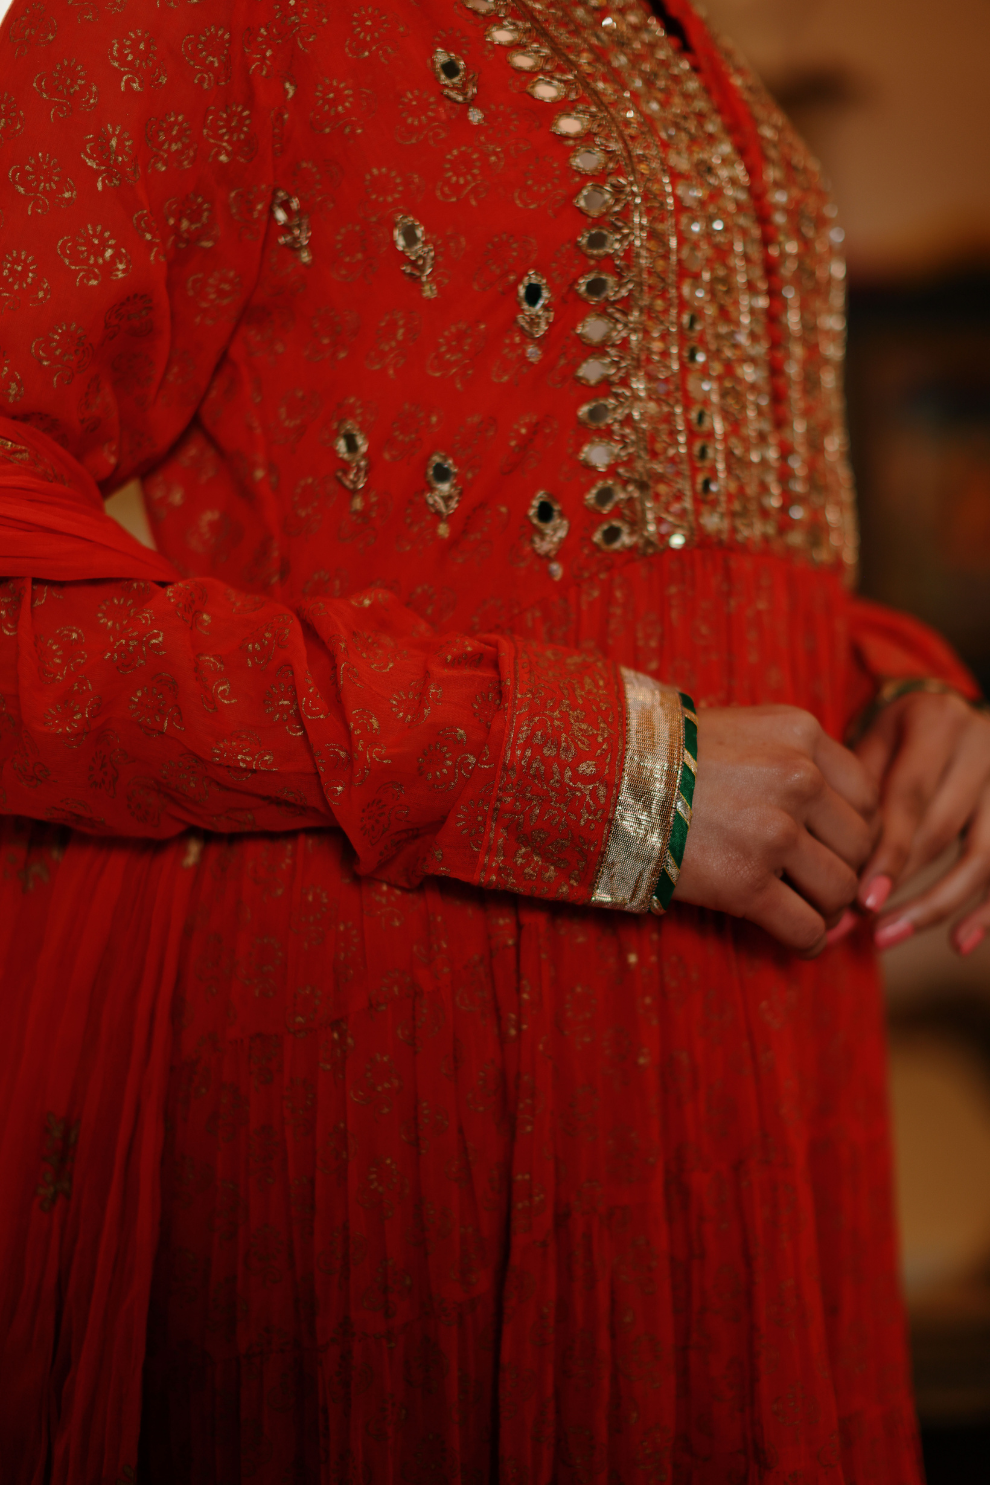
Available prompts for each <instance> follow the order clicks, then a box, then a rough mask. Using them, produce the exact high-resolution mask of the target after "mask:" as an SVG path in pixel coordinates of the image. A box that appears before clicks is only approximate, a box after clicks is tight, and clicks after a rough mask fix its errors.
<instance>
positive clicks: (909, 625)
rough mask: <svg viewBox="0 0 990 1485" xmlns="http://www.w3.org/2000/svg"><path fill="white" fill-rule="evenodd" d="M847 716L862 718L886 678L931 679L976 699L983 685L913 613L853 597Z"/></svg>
mask: <svg viewBox="0 0 990 1485" xmlns="http://www.w3.org/2000/svg"><path fill="white" fill-rule="evenodd" d="M849 636H850V647H851V665H850V671H849V697H848V716H849V718H850V720H852V719H854V718H856V717H857V716H859V715H860V714H861V713H862V712H863V711H865V709H866V708H867V707H868V706H869V705H870V703H871V702H872V701H873V700H874V698H875V696H876V693H877V691H878V690H879V688H880V687H881V686H882V685H883V683H884V682H885V681H888V680H916V679H931V680H938V681H944V682H945V684H946V685H949V686H952V687H953V688H954V689H955V690H957V691H958V692H960V694H961V695H963V696H965V697H966V698H967V700H970V701H975V700H976V699H977V698H978V697H979V694H980V688H979V686H978V685H977V684H976V681H975V680H974V678H973V676H972V675H971V673H970V672H969V670H967V668H966V666H965V665H964V664H963V663H962V661H961V660H960V659H959V656H958V655H957V654H956V653H955V651H954V650H953V649H952V647H951V645H949V644H947V643H946V641H945V640H944V639H943V638H942V637H941V635H939V634H936V632H935V630H934V629H930V628H929V627H928V625H927V624H923V623H922V622H921V620H920V619H916V618H914V617H913V615H911V614H904V613H900V612H898V610H896V609H892V608H888V607H887V606H886V605H885V604H882V603H873V602H872V601H871V600H870V599H867V598H850V599H849Z"/></svg>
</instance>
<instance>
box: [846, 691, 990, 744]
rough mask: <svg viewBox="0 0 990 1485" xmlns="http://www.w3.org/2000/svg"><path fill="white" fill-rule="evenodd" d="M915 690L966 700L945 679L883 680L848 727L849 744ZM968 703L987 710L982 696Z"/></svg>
mask: <svg viewBox="0 0 990 1485" xmlns="http://www.w3.org/2000/svg"><path fill="white" fill-rule="evenodd" d="M916 692H921V693H923V694H924V695H926V696H958V697H959V698H960V700H962V701H965V700H966V697H964V696H963V695H962V692H961V691H957V690H956V688H955V686H950V685H949V683H948V682H947V681H939V680H935V679H934V677H932V676H913V677H911V678H910V679H908V680H900V681H899V680H887V681H884V682H883V684H882V686H881V687H880V689H879V691H878V692H877V694H876V696H875V697H874V698H873V700H872V701H871V702H870V704H869V706H868V707H867V708H866V710H865V711H864V712H863V713H862V714H861V715H860V718H859V720H858V721H857V722H856V723H855V724H854V726H853V727H851V728H850V733H849V743H850V745H854V744H855V743H858V742H859V740H860V738H861V737H863V736H864V735H865V734H866V733H867V732H868V731H869V729H870V727H872V726H873V723H874V722H875V721H876V719H877V717H878V716H879V715H880V713H881V712H882V711H884V710H885V708H887V707H888V706H892V705H893V703H894V702H895V701H900V699H901V697H902V696H911V695H914V694H915V693H916ZM968 704H969V705H970V706H971V707H973V708H975V710H976V711H979V712H985V711H987V710H988V707H987V703H986V702H985V701H984V700H983V699H982V698H979V699H977V700H976V701H970V702H969V703H968Z"/></svg>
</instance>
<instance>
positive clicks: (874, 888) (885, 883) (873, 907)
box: [863, 873, 894, 913]
mask: <svg viewBox="0 0 990 1485" xmlns="http://www.w3.org/2000/svg"><path fill="white" fill-rule="evenodd" d="M893 885H894V883H893V882H892V880H891V879H890V877H888V876H884V875H883V874H882V873H881V875H880V876H878V877H874V878H873V880H872V882H871V883H870V885H869V886H868V887H867V889H866V892H865V894H864V896H863V906H864V907H865V909H866V911H867V912H868V913H878V912H879V911H880V909H881V908H882V907H883V905H884V903H885V902H886V901H887V898H888V897H889V896H890V893H891V889H892V887H893Z"/></svg>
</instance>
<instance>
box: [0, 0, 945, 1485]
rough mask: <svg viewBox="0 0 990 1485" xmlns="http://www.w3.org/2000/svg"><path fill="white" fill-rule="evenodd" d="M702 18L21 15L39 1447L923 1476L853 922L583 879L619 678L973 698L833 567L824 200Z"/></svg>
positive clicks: (2, 332)
mask: <svg viewBox="0 0 990 1485" xmlns="http://www.w3.org/2000/svg"><path fill="white" fill-rule="evenodd" d="M669 13H670V14H671V15H673V16H675V17H676V18H678V20H679V23H680V27H681V34H682V35H683V37H684V39H685V41H686V43H687V47H688V50H689V52H690V57H689V58H685V57H684V56H683V55H682V52H681V50H680V48H679V47H678V46H677V45H675V44H674V43H672V42H671V40H670V38H669V37H667V36H665V35H664V32H663V30H662V29H661V28H660V27H658V26H657V25H656V23H655V21H654V20H653V19H652V18H650V17H649V16H648V13H647V11H646V10H645V9H644V8H643V7H642V6H641V5H640V4H639V3H638V0H622V3H620V4H617V5H615V6H613V7H612V8H611V10H609V11H608V12H606V11H605V10H604V8H603V7H601V6H587V7H586V6H581V5H577V4H571V3H570V0H566V3H565V0H560V3H556V0H555V3H525V4H524V3H522V0H520V3H518V4H517V3H515V0H504V3H503V0H498V3H497V4H496V3H493V0H468V3H467V4H465V3H462V0H420V3H419V4H416V5H412V6H404V5H401V4H398V3H393V0H381V5H380V6H379V5H367V6H366V5H340V6H336V7H331V6H329V5H324V4H322V3H320V0H250V3H248V0H224V3H222V4H219V5H215V6H213V7H211V8H200V7H196V6H194V5H192V4H190V3H185V0H178V3H171V0H170V3H169V4H168V5H165V6H162V7H161V8H160V9H158V10H155V11H154V12H149V13H148V14H147V15H146V14H145V13H144V12H143V11H141V10H139V9H136V8H134V7H133V6H132V7H130V8H129V9H128V8H127V7H126V6H125V4H124V3H122V0H100V3H95V0H94V3H92V4H89V3H86V4H80V3H78V0H53V3H42V0H15V3H14V5H13V6H12V7H11V10H10V12H9V14H8V16H7V18H6V20H5V21H4V23H3V28H2V30H0V58H2V61H0V167H2V170H0V182H2V183H3V184H2V192H3V196H2V210H3V214H4V215H3V221H2V233H3V236H2V240H0V316H2V318H0V336H2V339H0V398H2V406H0V411H2V414H3V416H2V417H0V572H2V574H3V580H2V581H0V860H2V870H0V975H2V994H0V1367H2V1372H3V1377H4V1385H3V1387H2V1388H0V1455H2V1459H3V1466H2V1473H3V1479H4V1482H5V1485H6V1482H8V1481H9V1482H10V1485H28V1482H30V1485H41V1482H42V1481H45V1482H52V1485H97V1482H101V1485H102V1482H114V1485H120V1482H124V1481H133V1480H134V1479H135V1478H138V1477H139V1478H141V1479H142V1481H148V1482H151V1485H157V1482H162V1485H184V1482H189V1485H213V1482H217V1485H228V1482H235V1481H241V1480H243V1481H254V1482H259V1485H287V1482H290V1481H291V1482H296V1481H298V1482H310V1481H316V1480H319V1481H323V1482H327V1485H329V1482H335V1485H336V1482H347V1485H378V1482H392V1481H395V1482H403V1485H405V1482H410V1485H420V1482H422V1485H426V1482H430V1485H433V1482H450V1485H453V1482H455V1481H457V1482H462V1485H481V1482H485V1481H491V1482H495V1481H500V1482H502V1485H550V1482H557V1481H560V1482H572V1481H573V1482H579V1485H593V1482H596V1481H603V1482H604V1481H608V1482H610V1485H611V1482H614V1485H618V1482H620V1481H621V1482H623V1485H634V1482H637V1481H640V1480H643V1481H646V1482H661V1481H664V1480H669V1479H673V1480H681V1481H692V1482H698V1485H709V1482H710V1485H727V1482H729V1481H740V1482H741V1481H748V1480H755V1479H757V1478H759V1479H761V1480H762V1479H768V1480H776V1481H780V1482H781V1485H784V1482H788V1485H798V1482H801V1485H805V1482H812V1481H814V1482H826V1481H828V1482H835V1481H840V1480H843V1481H845V1482H847V1485H852V1482H854V1481H855V1482H865V1481H871V1482H879V1485H908V1482H912V1481H916V1480H917V1479H918V1478H919V1476H918V1466H917V1462H916V1447H915V1435H914V1423H913V1413H912V1407H911V1400H910V1391H909V1384H908V1377H907V1367H906V1359H905V1345H904V1330H903V1317H902V1313H901V1306H900V1300H899V1296H898V1288H897V1277H896V1267H897V1266H896V1243H895V1238H894V1233H893V1226H892V1216H891V1202H890V1163H889V1150H888V1129H887V1113H886V1095H885V1087H884V1054H883V1033H882V1018H881V1007H880V1000H879V995H878V985H877V974H876V967H875V964H874V960H873V956H872V953H871V949H870V946H869V943H868V940H867V936H866V935H865V934H859V935H854V936H853V937H852V938H851V939H850V940H849V941H847V942H846V943H844V944H842V945H840V946H838V947H836V948H833V949H832V950H830V951H829V952H828V953H827V954H826V955H824V956H823V957H822V958H821V959H820V960H818V961H816V962H815V963H814V964H805V963H801V962H796V961H795V960H794V959H792V958H791V957H790V956H789V955H788V954H787V953H785V952H784V951H783V950H781V949H779V948H778V947H776V946H775V945H773V944H772V943H771V942H770V941H769V940H768V939H767V938H766V937H765V936H762V935H761V934H759V933H758V932H757V931H756V930H753V929H751V928H749V927H747V926H746V925H743V924H740V923H738V922H735V921H731V920H728V919H725V918H722V917H719V916H717V915H712V914H706V913H703V912H699V911H695V910H691V909H685V908H684V907H682V906H680V905H675V907H674V910H673V911H672V912H671V913H670V914H669V915H668V916H667V917H665V918H664V919H663V920H662V921H658V920H656V919H654V918H652V917H648V916H646V917H644V916H637V915H635V914H632V913H624V912H609V911H607V910H605V909H603V908H601V907H595V906H592V905H591V904H592V900H593V898H594V897H595V892H596V882H597V873H598V864H599V862H600V860H601V858H602V854H603V851H604V848H605V844H606V841H607V839H608V836H609V830H610V826H611V821H612V819H613V816H614V814H615V810H616V804H617V800H618V798H619V795H620V791H621V789H622V780H623V757H624V749H625V747H626V741H627V738H626V714H625V709H624V702H623V694H624V693H623V684H624V683H623V677H622V667H629V668H632V669H634V670H637V671H640V672H645V673H646V674H648V675H650V676H654V677H656V678H658V679H660V680H662V681H664V682H669V683H673V684H676V685H677V686H679V687H681V688H683V689H685V690H687V691H688V692H690V694H691V695H693V696H694V697H695V699H696V700H697V702H698V703H699V705H701V706H705V705H726V704H738V705H752V704H762V703H768V702H782V703H788V704H794V705H798V706H802V707H806V708H808V709H810V710H811V711H813V712H814V713H815V714H816V716H818V717H819V718H820V720H821V721H822V723H823V725H824V726H825V727H826V728H827V729H828V730H829V731H830V732H831V733H832V734H833V735H834V736H836V737H842V736H843V735H844V734H845V732H846V729H847V728H848V725H849V723H850V721H851V719H852V718H853V717H854V716H855V715H856V714H857V713H858V712H859V711H860V710H861V709H862V708H863V707H864V706H865V705H867V704H868V702H869V701H870V699H871V698H872V696H873V695H874V694H875V691H876V688H877V684H878V682H879V681H881V680H882V679H884V678H887V677H891V676H913V675H925V676H940V677H942V678H944V679H946V680H948V681H950V682H951V683H952V684H954V685H956V686H958V687H959V688H960V689H961V690H962V691H963V692H964V693H965V694H967V695H972V694H973V687H972V682H971V680H970V678H969V677H968V676H967V674H966V673H965V671H964V670H963V668H962V667H961V665H960V664H959V662H958V661H957V660H956V659H955V657H954V656H953V655H952V654H951V653H950V652H949V651H948V649H947V648H946V647H945V646H944V645H943V644H942V642H941V641H939V640H938V639H937V637H936V636H934V635H932V634H931V633H930V632H929V631H927V630H925V629H924V628H923V626H921V625H919V624H917V623H916V622H915V621H913V620H910V619H907V618H905V617H904V616H900V615H895V614H892V613H890V612H888V611H886V610H883V609H879V608H878V607H877V606H875V605H871V604H867V603H864V602H862V601H858V600H856V599H854V598H851V597H850V596H849V594H848V589H847V585H846V580H847V576H848V570H849V569H850V567H851V565H852V560H853V551H852V548H853V536H854V532H853V522H852V518H851V514H850V506H849V491H848V478H847V475H846V473H845V466H844V462H843V457H842V456H843V449H844V433H843V430H842V425H841V407H840V405H839V402H838V400H837V390H836V371H835V368H836V366H837V363H838V359H839V356H840V354H841V344H840V341H841V325H840V323H839V321H840V320H841V313H840V309H841V306H840V302H839V301H838V300H837V298H836V295H837V294H841V269H840V267H839V265H838V264H837V262H836V261H835V259H834V254H833V248H834V245H835V243H836V242H837V240H838V239H837V238H836V237H835V232H836V230H837V229H836V228H835V226H834V215H833V214H832V212H831V208H830V207H829V206H828V204H827V201H826V198H825V196H824V194H823V192H822V189H821V185H820V181H819V180H818V176H817V171H816V169H815V167H814V165H813V162H810V161H809V160H808V158H807V156H806V154H805V153H804V152H803V151H802V150H801V147H800V146H799V145H798V144H797V142H796V141H794V140H793V136H791V135H790V133H789V131H788V130H787V128H786V125H785V124H784V122H783V120H781V119H780V117H779V115H777V114H776V112H775V111H774V110H773V108H772V105H770V103H769V102H768V100H766V99H765V98H764V97H763V95H762V94H761V93H759V91H758V89H757V88H756V85H755V84H754V83H753V82H752V80H751V79H749V78H748V76H747V74H746V73H745V72H744V70H742V69H741V66H740V64H739V63H738V62H737V61H736V60H735V59H734V58H733V57H732V56H731V54H730V53H729V52H727V51H726V50H725V49H724V48H723V47H721V46H720V45H718V44H716V42H714V41H713V40H712V38H711V37H710V36H709V34H708V32H707V31H706V29H705V28H704V26H703V25H702V24H701V22H700V21H699V20H698V18H697V17H696V16H695V15H694V13H693V12H692V11H691V10H690V9H689V8H688V7H687V5H686V4H684V3H682V0H677V3H676V4H675V3H674V0H671V3H670V6H669ZM606 22H607V23H608V24H606ZM672 29H676V28H672ZM613 33H614V34H613ZM438 58H439V60H438ZM444 58H446V59H447V61H448V62H449V61H450V59H451V58H453V60H454V62H456V63H457V64H458V65H459V66H460V67H461V71H460V72H459V73H458V72H455V73H453V74H452V73H450V72H449V71H448V72H444V71H443V66H444V62H443V59H444ZM537 73H538V76H537V75H535V74H537ZM472 89H473V91H472ZM541 89H542V92H541ZM654 105H655V106H654ZM568 109H569V110H570V112H567V110H568ZM554 110H556V111H554ZM561 110H563V112H561ZM571 136H573V137H571ZM575 138H577V139H581V140H583V141H584V142H583V143H581V144H580V147H578V148H572V147H573V145H574V139H575ZM569 150H570V151H571V153H568V151H569ZM589 181H590V182H592V183H594V184H596V188H597V190H598V191H599V194H598V195H597V196H595V195H588V194H587V192H588V190H589V186H588V184H587V183H588V182H589ZM603 203H604V204H603ZM401 218H409V219H412V220H413V221H414V223H415V224H417V225H418V227H419V228H420V229H421V231H422V232H423V233H424V234H425V239H426V241H427V245H428V247H429V253H425V252H418V251H417V252H414V253H410V252H407V251H405V250H404V248H403V246H402V241H403V240H402V239H401V234H400V233H399V222H398V221H397V219H401ZM727 222H728V223H729V224H730V226H731V228H732V230H731V232H727V229H726V223H727ZM596 223H599V224H604V225H603V232H604V235H605V236H606V237H607V238H608V242H607V243H606V244H605V245H604V246H602V244H600V243H599V242H598V240H597V239H595V238H593V237H589V235H588V234H589V232H591V231H592V229H593V228H594V226H595V224H596ZM606 228H607V231H605V229H606ZM609 234H610V235H609ZM692 234H693V235H692ZM695 238H697V241H695ZM730 238H731V241H730V240H729V239H730ZM830 255H831V256H830ZM730 270H731V271H730ZM534 282H540V283H542V285H543V292H545V293H548V294H549V299H548V300H547V299H544V300H539V298H538V299H537V302H538V303H542V304H543V305H544V309H543V310H541V311H540V314H542V315H543V318H539V316H538V317H537V318H536V319H534V318H533V314H532V312H531V311H530V310H529V309H527V305H528V304H529V300H527V299H526V298H525V292H524V291H525V288H526V285H527V284H530V285H532V284H533V283H534ZM692 296H693V297H692ZM547 304H549V306H550V309H552V314H551V315H550V318H546V305H547ZM695 304H700V305H702V310H701V311H700V315H696V314H695V313H694V310H693V309H692V308H691V306H693V305H695ZM603 306H604V307H603ZM685 306H687V308H685ZM596 315H597V316H598V320H597V321H596V319H595V316H596ZM527 316H528V318H527ZM651 316H654V317H655V318H653V319H651ZM595 347H599V349H598V350H596V349H595ZM602 347H604V349H602ZM596 356H598V357H599V359H598V360H595V359H594V358H595V357H596ZM592 363H593V364H592ZM699 368H700V369H699ZM600 385H605V386H606V388H607V389H608V398H607V399H606V400H601V401H599V402H595V401H594V398H595V397H596V396H599V397H604V394H603V393H596V392H593V391H592V390H590V389H591V388H595V387H598V386H600ZM761 398H762V401H761V400H760V399H761ZM602 408H604V409H605V411H604V412H602V411H601V409H602ZM603 420H604V421H603ZM606 424H607V429H608V430H609V431H608V435H607V436H608V438H609V439H611V442H601V441H600V442H598V443H596V442H595V441H594V440H595V438H596V437H598V438H599V439H605V437H606V435H605V434H596V433H595V430H596V429H598V428H599V427H601V426H606ZM589 430H590V431H589ZM348 437H350V439H351V442H348V441H347V440H348ZM355 440H357V441H356V442H355ZM359 446H360V448H361V449H363V452H361V453H356V452H355V450H357V449H358V447H359ZM362 461H366V462H362ZM610 461H611V462H610ZM438 466H442V468H446V469H447V470H448V471H453V477H454V483H456V485H457V490H456V492H454V494H450V495H449V501H448V504H447V505H444V503H443V502H444V500H447V499H448V496H447V495H446V494H444V491H445V490H446V489H447V486H449V484H450V483H451V481H446V482H445V480H444V478H443V477H441V476H438V475H437V472H436V471H437V468H438ZM610 468H611V469H612V470H613V475H610V478H615V479H617V480H619V481H620V482H624V483H621V489H619V490H618V493H615V492H613V493H611V494H609V493H608V492H607V491H605V493H603V485H604V481H603V480H602V479H599V480H598V482H597V483H595V480H596V475H601V473H602V471H603V470H606V469H610ZM616 472H617V473H616ZM134 475H141V476H142V477H143V480H144V488H145V493H146V499H147V503H148V508H149V515H150V519H151V524H152V528H153V531H154V535H155V539H156V543H157V546H158V551H157V552H151V551H148V550H146V549H144V548H142V547H140V546H139V545H138V544H137V543H136V542H135V541H133V539H131V538H129V537H127V536H126V535H125V534H124V533H123V532H122V531H121V529H120V528H119V527H118V526H117V525H116V524H115V523H114V522H112V521H111V520H110V519H109V518H108V517H107V516H106V515H105V514H104V513H103V511H102V509H101V499H100V492H101V490H102V491H103V492H104V493H106V492H108V491H110V490H112V489H114V488H116V487H117V486H118V485H119V484H121V483H122V482H123V481H124V480H126V479H128V478H130V477H132V476H134ZM441 497H442V498H441ZM541 502H543V503H544V504H546V506H547V508H548V509H551V510H552V512H553V520H552V530H550V531H548V530H544V529H542V527H541V522H543V515H542V514H541V511H542V506H541ZM609 502H612V504H609ZM603 515H604V516H605V517H606V520H605V522H604V524H603V523H602V516H603ZM543 524H544V525H549V524H550V523H548V522H543Z"/></svg>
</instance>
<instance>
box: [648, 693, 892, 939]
mask: <svg viewBox="0 0 990 1485" xmlns="http://www.w3.org/2000/svg"><path fill="white" fill-rule="evenodd" d="M877 798H878V795H877V790H876V786H875V785H874V783H873V782H872V781H871V779H870V777H869V775H868V773H867V771H866V769H865V768H864V766H863V765H862V763H860V762H859V760H858V759H857V758H856V757H855V756H854V755H853V754H852V753H851V752H849V750H848V749H847V748H843V747H841V746H840V744H839V743H837V742H834V741H833V740H832V739H831V738H830V737H828V736H827V735H826V734H825V733H824V732H823V731H822V729H821V727H820V726H819V724H818V723H817V722H816V721H815V718H814V717H813V716H811V714H810V713H809V712H804V711H799V710H798V709H797V708H796V707H790V706H754V707H731V708H726V709H724V710H723V709H719V710H715V709H713V710H710V711H701V712H699V713H698V777H697V782H696V784H695V789H694V807H693V817H692V822H691V829H690V830H689V831H688V838H687V845H686V847H685V849H684V861H683V863H682V865H681V874H680V877H679V879H678V883H677V890H676V891H675V893H674V896H675V897H676V898H678V899H679V900H680V901H681V902H691V903H694V904H695V905H696V906H698V907H706V908H714V909H716V910H717V911H719V912H723V913H731V914H733V915H734V916H735V917H737V918H748V919H749V920H750V921H751V922H753V923H758V924H759V925H760V927H761V928H765V929H766V930H767V932H768V933H771V934H772V935H773V937H774V938H776V939H779V940H780V942H781V943H782V944H786V945H787V946H788V948H791V949H795V950H797V952H798V953H800V954H806V955H808V956H809V957H810V956H812V955H814V954H817V953H819V952H820V951H821V950H822V949H823V948H824V946H825V942H826V932H827V929H828V927H829V926H830V925H831V924H833V923H835V922H837V921H838V920H839V919H840V918H841V916H842V912H843V910H844V909H845V908H846V907H848V905H849V904H850V903H851V902H853V901H854V900H855V897H856V891H857V887H858V885H859V882H858V878H859V873H860V871H861V870H862V867H863V865H864V863H865V862H866V860H867V858H868V857H869V855H870V852H871V850H872V848H873V845H874V842H875V839H876V829H875V826H874V816H875V812H876V807H877Z"/></svg>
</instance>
